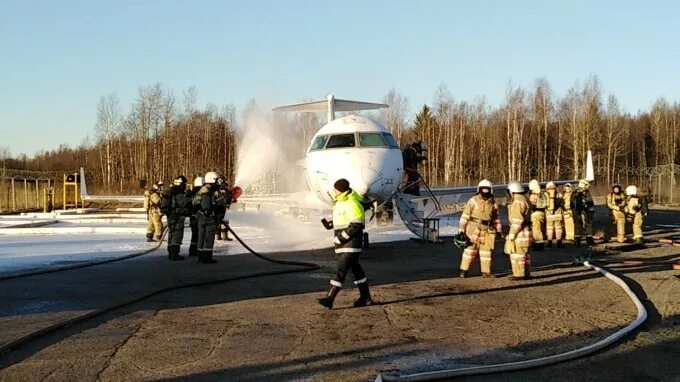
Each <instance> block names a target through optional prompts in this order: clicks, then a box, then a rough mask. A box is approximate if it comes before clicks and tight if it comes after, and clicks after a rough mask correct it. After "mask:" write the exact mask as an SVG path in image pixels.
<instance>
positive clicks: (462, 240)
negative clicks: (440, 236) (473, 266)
mask: <svg viewBox="0 0 680 382" xmlns="http://www.w3.org/2000/svg"><path fill="white" fill-rule="evenodd" d="M453 245H455V246H456V247H458V248H465V247H467V246H468V245H470V241H469V240H468V237H467V235H466V234H465V232H459V233H458V235H456V236H454V237H453Z"/></svg>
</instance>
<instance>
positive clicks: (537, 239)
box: [531, 211, 545, 245]
mask: <svg viewBox="0 0 680 382" xmlns="http://www.w3.org/2000/svg"><path fill="white" fill-rule="evenodd" d="M531 232H533V234H534V243H536V244H537V245H543V243H544V242H545V212H544V211H534V212H532V213H531Z"/></svg>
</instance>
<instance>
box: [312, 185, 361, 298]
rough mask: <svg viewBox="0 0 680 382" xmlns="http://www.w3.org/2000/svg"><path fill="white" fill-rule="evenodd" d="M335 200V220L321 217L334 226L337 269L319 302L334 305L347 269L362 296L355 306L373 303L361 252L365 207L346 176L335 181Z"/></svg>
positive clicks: (328, 227) (328, 225) (330, 226)
mask: <svg viewBox="0 0 680 382" xmlns="http://www.w3.org/2000/svg"><path fill="white" fill-rule="evenodd" d="M333 188H334V189H335V194H336V196H335V203H334V204H333V220H332V221H330V222H329V221H327V220H326V219H325V218H324V219H323V220H321V223H323V225H324V227H326V229H333V230H334V239H333V244H334V246H335V258H336V265H337V271H336V273H335V275H334V276H333V277H332V278H331V289H330V290H329V291H328V294H327V295H326V297H323V298H320V299H319V300H318V301H319V304H321V305H323V306H325V307H326V308H328V309H332V308H333V301H335V297H336V296H337V295H338V293H339V292H340V289H341V288H342V285H343V283H344V282H345V278H346V277H347V273H348V272H349V271H352V274H353V275H354V280H355V281H354V284H356V285H357V287H358V288H359V298H358V299H357V300H355V301H354V307H361V306H367V305H371V304H372V303H373V300H372V299H371V294H370V291H369V289H368V282H367V278H366V273H364V270H363V268H362V267H361V264H359V256H360V255H361V252H362V248H363V237H364V224H365V211H364V206H363V205H362V203H361V197H360V196H359V194H357V193H356V192H355V191H354V190H352V189H351V188H350V187H349V182H348V181H347V179H338V180H337V181H336V182H335V183H334V184H333Z"/></svg>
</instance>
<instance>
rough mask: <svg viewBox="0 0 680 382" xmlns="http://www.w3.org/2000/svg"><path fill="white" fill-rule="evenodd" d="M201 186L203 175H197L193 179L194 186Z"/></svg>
mask: <svg viewBox="0 0 680 382" xmlns="http://www.w3.org/2000/svg"><path fill="white" fill-rule="evenodd" d="M202 186H203V177H202V176H197V177H196V179H194V187H202Z"/></svg>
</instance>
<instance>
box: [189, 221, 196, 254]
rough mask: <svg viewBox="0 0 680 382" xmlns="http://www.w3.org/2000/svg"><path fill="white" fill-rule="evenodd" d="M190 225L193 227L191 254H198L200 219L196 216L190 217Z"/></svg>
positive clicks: (190, 245) (190, 244)
mask: <svg viewBox="0 0 680 382" xmlns="http://www.w3.org/2000/svg"><path fill="white" fill-rule="evenodd" d="M189 226H190V227H191V242H190V243H189V256H198V219H197V218H196V217H195V216H190V217H189Z"/></svg>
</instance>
